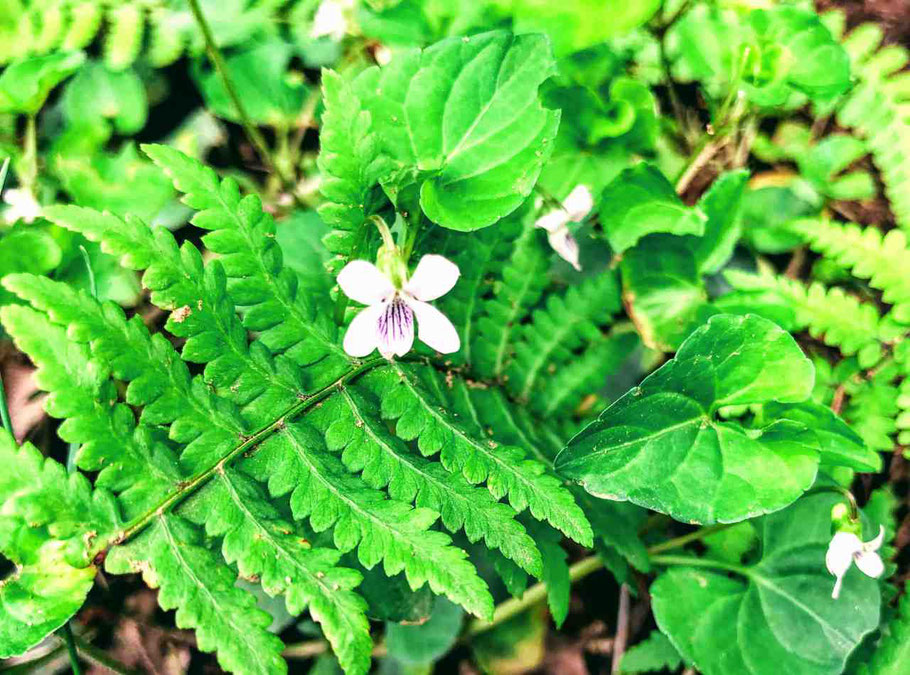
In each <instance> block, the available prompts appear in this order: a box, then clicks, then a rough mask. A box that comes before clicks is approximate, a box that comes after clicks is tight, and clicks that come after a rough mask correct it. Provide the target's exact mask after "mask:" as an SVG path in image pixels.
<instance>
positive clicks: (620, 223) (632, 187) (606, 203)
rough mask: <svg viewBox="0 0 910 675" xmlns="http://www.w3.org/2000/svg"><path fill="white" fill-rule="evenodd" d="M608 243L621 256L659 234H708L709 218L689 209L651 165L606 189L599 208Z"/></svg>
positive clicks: (629, 172) (626, 174)
mask: <svg viewBox="0 0 910 675" xmlns="http://www.w3.org/2000/svg"><path fill="white" fill-rule="evenodd" d="M598 212H599V213H600V222H601V224H602V225H603V228H604V232H605V233H606V235H607V241H609V242H610V246H611V247H612V248H613V252H614V253H616V254H617V255H618V254H620V253H622V252H623V251H625V250H626V249H628V248H631V247H632V246H634V245H635V244H636V242H638V240H639V239H641V238H642V237H644V236H646V235H649V234H654V233H656V232H666V233H668V234H692V235H695V236H701V235H702V234H704V232H705V223H706V221H707V217H706V216H705V214H704V213H702V212H701V210H699V209H694V208H692V207H689V206H686V205H685V204H683V203H682V201H681V200H680V199H679V197H678V196H677V195H676V191H675V190H674V189H673V186H672V185H671V184H670V181H668V180H667V179H666V178H665V177H664V175H663V174H662V173H661V172H660V170H659V169H658V168H657V167H655V166H653V165H651V164H645V163H642V164H639V165H637V166H634V167H632V168H631V169H626V170H625V171H623V172H622V173H621V174H619V176H617V177H616V178H615V179H613V181H612V182H611V183H610V184H609V185H607V187H606V188H604V191H603V194H602V195H601V197H600V203H599V205H598Z"/></svg>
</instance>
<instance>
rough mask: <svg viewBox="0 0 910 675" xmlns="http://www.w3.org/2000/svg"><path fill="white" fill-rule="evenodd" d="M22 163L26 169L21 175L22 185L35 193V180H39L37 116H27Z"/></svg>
mask: <svg viewBox="0 0 910 675" xmlns="http://www.w3.org/2000/svg"><path fill="white" fill-rule="evenodd" d="M22 164H23V166H24V169H23V170H22V173H21V175H20V176H19V182H20V183H22V187H24V188H25V189H27V190H28V191H29V192H31V193H32V194H34V192H35V182H36V181H37V180H38V129H37V127H36V125H35V116H34V115H29V116H27V117H26V118H25V140H24V142H23V146H22Z"/></svg>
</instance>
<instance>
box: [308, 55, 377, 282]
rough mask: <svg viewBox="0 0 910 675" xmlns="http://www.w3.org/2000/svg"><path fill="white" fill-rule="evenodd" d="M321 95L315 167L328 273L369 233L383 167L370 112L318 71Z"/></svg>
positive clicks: (339, 80)
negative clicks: (322, 106) (329, 256)
mask: <svg viewBox="0 0 910 675" xmlns="http://www.w3.org/2000/svg"><path fill="white" fill-rule="evenodd" d="M322 95H323V99H324V101H325V113H323V116H322V126H321V127H320V129H319V145H320V152H319V158H318V160H317V163H318V165H319V170H320V171H321V172H322V182H321V183H320V186H319V189H320V191H321V192H322V196H323V197H325V200H326V201H325V202H324V203H323V204H322V205H321V206H320V207H319V215H320V216H321V217H322V219H323V220H324V221H325V222H326V223H328V224H329V225H330V226H331V227H332V228H333V229H332V232H330V233H329V234H327V235H326V236H325V238H324V239H323V243H324V244H325V246H326V248H327V249H328V250H329V252H330V253H331V254H332V255H333V256H334V257H333V259H332V260H331V261H330V262H329V268H330V270H331V271H332V272H338V270H340V269H341V268H342V267H343V266H344V264H345V263H346V262H347V261H348V260H350V259H351V258H352V257H361V256H363V254H364V252H365V250H366V243H367V236H368V235H369V234H370V230H368V229H367V228H366V226H365V221H366V218H367V216H368V215H370V214H371V213H372V212H373V210H374V208H375V206H376V204H373V199H372V194H373V188H374V187H375V186H376V185H377V184H378V183H379V179H380V178H381V177H382V176H383V175H384V174H385V173H386V172H387V171H388V168H389V167H388V163H387V161H386V160H385V159H384V158H383V157H382V156H380V142H379V139H378V138H377V136H376V134H374V133H372V132H371V131H370V124H371V121H370V113H369V112H367V111H366V110H364V109H363V106H362V105H361V103H360V99H359V98H358V97H357V95H356V94H355V93H354V90H353V88H352V87H351V85H350V83H349V82H347V81H346V80H345V79H344V78H343V77H342V76H341V75H339V74H338V73H335V72H333V71H330V70H324V71H323V72H322Z"/></svg>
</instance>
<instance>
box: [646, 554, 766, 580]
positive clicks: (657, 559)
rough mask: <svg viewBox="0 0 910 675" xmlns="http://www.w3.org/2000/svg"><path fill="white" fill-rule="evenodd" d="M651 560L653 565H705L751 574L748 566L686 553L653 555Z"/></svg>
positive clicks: (745, 574) (744, 574)
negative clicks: (696, 556)
mask: <svg viewBox="0 0 910 675" xmlns="http://www.w3.org/2000/svg"><path fill="white" fill-rule="evenodd" d="M651 562H652V563H654V564H655V565H685V566H687V567H706V568H709V569H717V570H726V571H728V572H736V573H738V574H742V575H743V576H746V577H748V576H751V574H752V573H751V571H750V570H749V568H748V567H743V566H742V565H736V564H734V563H727V562H723V561H721V560H711V559H708V558H694V557H691V556H686V555H655V556H651Z"/></svg>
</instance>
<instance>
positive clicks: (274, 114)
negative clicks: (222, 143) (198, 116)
mask: <svg viewBox="0 0 910 675" xmlns="http://www.w3.org/2000/svg"><path fill="white" fill-rule="evenodd" d="M292 56H293V48H292V47H291V45H289V44H287V43H285V42H282V41H280V40H269V41H266V42H263V43H260V44H254V46H253V47H251V48H248V49H245V50H243V51H241V52H238V53H235V54H232V55H231V56H229V57H228V58H227V64H226V65H227V71H228V73H229V74H230V78H231V82H232V83H233V85H234V88H235V90H236V92H237V95H238V96H239V97H240V100H241V101H243V107H244V109H245V110H246V113H247V115H249V117H250V119H251V120H252V121H253V122H254V123H255V124H267V125H271V126H275V127H279V128H284V129H286V128H288V127H291V126H292V125H294V123H295V122H296V120H297V118H298V117H299V116H300V114H301V108H302V107H303V102H304V99H305V98H306V94H307V88H306V86H305V85H304V83H303V78H302V76H297V77H294V76H293V75H292V74H291V73H289V72H288V64H289V63H290V61H291V57H292ZM194 74H195V77H196V80H197V82H198V83H199V88H200V89H201V90H202V95H203V97H204V98H205V101H206V104H207V105H208V107H209V108H210V109H211V110H212V111H213V112H214V113H215V114H216V115H218V116H219V117H223V118H224V119H227V120H231V121H232V122H240V121H241V120H240V115H239V113H238V112H237V108H236V107H235V106H234V102H233V101H232V100H231V98H230V96H228V93H227V90H226V89H225V88H224V84H223V82H222V80H221V76H220V75H219V74H218V73H217V72H216V71H215V70H214V69H210V70H207V71H203V70H202V69H201V68H197V69H196V71H195V73H194Z"/></svg>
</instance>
